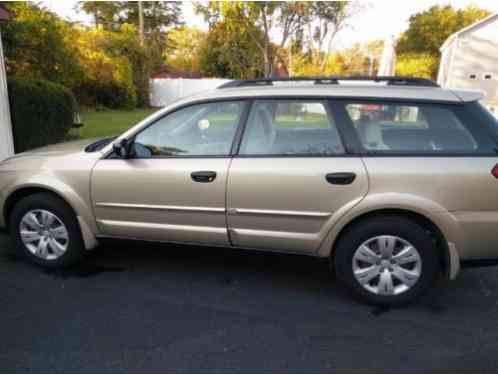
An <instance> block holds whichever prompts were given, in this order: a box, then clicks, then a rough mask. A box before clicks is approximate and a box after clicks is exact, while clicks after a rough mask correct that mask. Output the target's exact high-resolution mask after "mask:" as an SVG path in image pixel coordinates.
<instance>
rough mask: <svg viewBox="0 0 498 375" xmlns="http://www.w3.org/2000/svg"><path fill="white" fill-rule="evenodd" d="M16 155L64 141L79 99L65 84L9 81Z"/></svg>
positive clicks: (21, 80) (20, 79) (38, 81)
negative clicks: (75, 97) (76, 98)
mask: <svg viewBox="0 0 498 375" xmlns="http://www.w3.org/2000/svg"><path fill="white" fill-rule="evenodd" d="M8 87H9V97H10V110H11V117H12V127H13V133H14V146H15V150H16V152H23V151H26V150H29V149H32V148H36V147H41V146H45V145H49V144H53V143H57V142H60V141H62V140H63V139H64V137H65V136H66V134H67V132H68V131H69V129H71V127H72V125H73V119H74V113H75V111H76V100H75V99H74V96H73V94H72V93H71V91H70V90H68V89H67V88H65V87H64V86H62V85H59V84H56V83H52V82H49V81H45V80H40V79H37V80H35V79H26V78H11V79H9V80H8Z"/></svg>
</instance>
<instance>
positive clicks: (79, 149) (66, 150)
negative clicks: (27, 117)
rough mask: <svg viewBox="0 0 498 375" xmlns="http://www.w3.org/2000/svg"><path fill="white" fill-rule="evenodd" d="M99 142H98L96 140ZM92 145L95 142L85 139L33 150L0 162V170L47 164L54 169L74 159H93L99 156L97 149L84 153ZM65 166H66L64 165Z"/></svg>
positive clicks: (36, 166) (38, 166)
mask: <svg viewBox="0 0 498 375" xmlns="http://www.w3.org/2000/svg"><path fill="white" fill-rule="evenodd" d="M97 142H100V140H97ZM93 144H96V140H92V139H85V140H78V141H73V142H66V143H60V144H56V145H51V146H45V147H40V148H37V149H34V150H30V151H27V152H23V153H20V154H16V155H14V156H12V157H10V158H7V159H5V160H3V161H1V162H0V167H3V168H0V169H5V168H7V169H11V168H16V167H21V166H23V168H22V169H24V168H27V167H28V165H29V168H30V169H32V168H42V166H46V165H47V163H48V164H49V165H51V166H52V167H56V166H57V164H59V163H63V164H66V162H69V161H70V160H75V159H88V158H91V159H94V158H98V157H100V156H101V153H100V152H98V151H99V149H97V150H95V149H92V150H91V151H92V152H86V151H85V149H89V148H90V147H91V146H92V145H93ZM66 166H67V165H66Z"/></svg>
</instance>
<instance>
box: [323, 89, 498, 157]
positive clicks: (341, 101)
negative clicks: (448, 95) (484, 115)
mask: <svg viewBox="0 0 498 375" xmlns="http://www.w3.org/2000/svg"><path fill="white" fill-rule="evenodd" d="M330 101H331V102H332V106H334V107H335V106H338V107H336V109H337V110H338V111H339V112H340V113H341V112H342V113H344V114H346V118H345V119H344V120H346V122H347V123H348V124H347V125H348V127H349V128H350V129H351V130H352V132H350V131H348V132H347V134H348V137H352V138H354V139H355V140H354V141H353V143H354V144H355V145H356V147H357V148H356V150H355V151H353V152H354V153H355V154H356V155H357V156H361V157H393V158H394V157H438V158H441V157H496V156H497V155H498V152H492V151H489V152H488V151H479V150H475V151H473V152H469V151H463V152H454V151H450V152H444V151H443V152H441V151H434V152H431V151H407V152H403V151H399V150H396V151H389V150H367V149H365V148H364V147H363V144H362V143H361V140H360V138H359V136H358V134H357V132H356V131H355V129H354V125H353V122H352V120H351V118H350V117H349V114H347V110H346V105H348V104H373V103H375V104H384V103H385V104H387V105H389V104H394V105H396V104H398V105H406V106H410V105H411V106H417V105H418V106H421V105H422V106H424V105H425V106H427V105H437V106H443V107H449V108H452V110H451V111H452V113H453V114H454V115H455V116H456V117H457V118H458V119H459V120H460V122H461V123H462V126H464V127H465V129H466V130H467V131H468V132H469V133H470V134H471V135H472V137H474V139H475V141H476V142H478V144H479V141H480V139H482V137H483V135H484V132H482V131H480V130H477V131H476V129H473V128H472V127H469V126H467V120H468V119H467V118H466V117H467V116H468V115H469V114H468V109H467V108H466V105H467V104H468V103H463V102H461V103H448V102H442V101H429V100H411V99H410V100H404V99H391V98H381V97H379V98H368V99H360V98H358V99H357V98H333V99H331V100H330ZM462 117H464V118H463V119H462Z"/></svg>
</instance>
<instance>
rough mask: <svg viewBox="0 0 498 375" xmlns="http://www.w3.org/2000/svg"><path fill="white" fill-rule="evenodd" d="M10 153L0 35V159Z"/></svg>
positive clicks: (8, 109) (10, 129)
mask: <svg viewBox="0 0 498 375" xmlns="http://www.w3.org/2000/svg"><path fill="white" fill-rule="evenodd" d="M11 155H14V141H13V138H12V123H11V121H10V106H9V93H8V91H7V75H6V73H5V63H4V56H3V46H2V38H1V36H0V160H3V159H5V158H7V157H9V156H11Z"/></svg>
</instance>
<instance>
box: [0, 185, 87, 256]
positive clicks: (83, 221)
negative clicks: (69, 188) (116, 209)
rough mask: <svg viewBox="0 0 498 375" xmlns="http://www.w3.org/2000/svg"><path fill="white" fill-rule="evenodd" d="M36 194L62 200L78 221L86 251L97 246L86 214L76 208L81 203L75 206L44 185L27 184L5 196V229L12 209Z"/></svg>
mask: <svg viewBox="0 0 498 375" xmlns="http://www.w3.org/2000/svg"><path fill="white" fill-rule="evenodd" d="M38 193H48V194H51V195H53V196H55V197H57V198H59V199H60V200H62V201H63V202H64V203H66V204H67V205H68V206H69V207H70V208H71V209H72V210H73V212H74V214H75V216H76V218H77V220H78V223H79V226H80V231H81V234H82V237H83V241H84V243H85V248H86V249H87V250H90V249H93V248H94V247H96V246H97V240H96V237H95V235H94V232H93V231H92V229H91V227H90V225H89V224H90V223H89V220H88V214H87V213H85V212H82V209H81V207H80V208H78V206H81V203H80V204H78V205H77V206H76V205H75V204H74V202H73V200H71V199H68V197H67V196H66V195H65V194H63V193H61V192H60V191H59V190H57V189H54V188H52V187H50V186H46V185H39V184H28V185H23V186H18V187H16V188H15V189H12V190H11V191H10V192H9V193H8V194H7V195H6V199H5V201H4V205H3V212H1V214H2V217H3V219H4V222H5V224H6V226H7V227H8V223H9V219H10V214H11V213H12V210H13V209H14V207H15V205H16V204H17V203H18V202H20V201H21V200H22V199H24V198H25V197H28V196H30V195H33V194H38Z"/></svg>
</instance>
